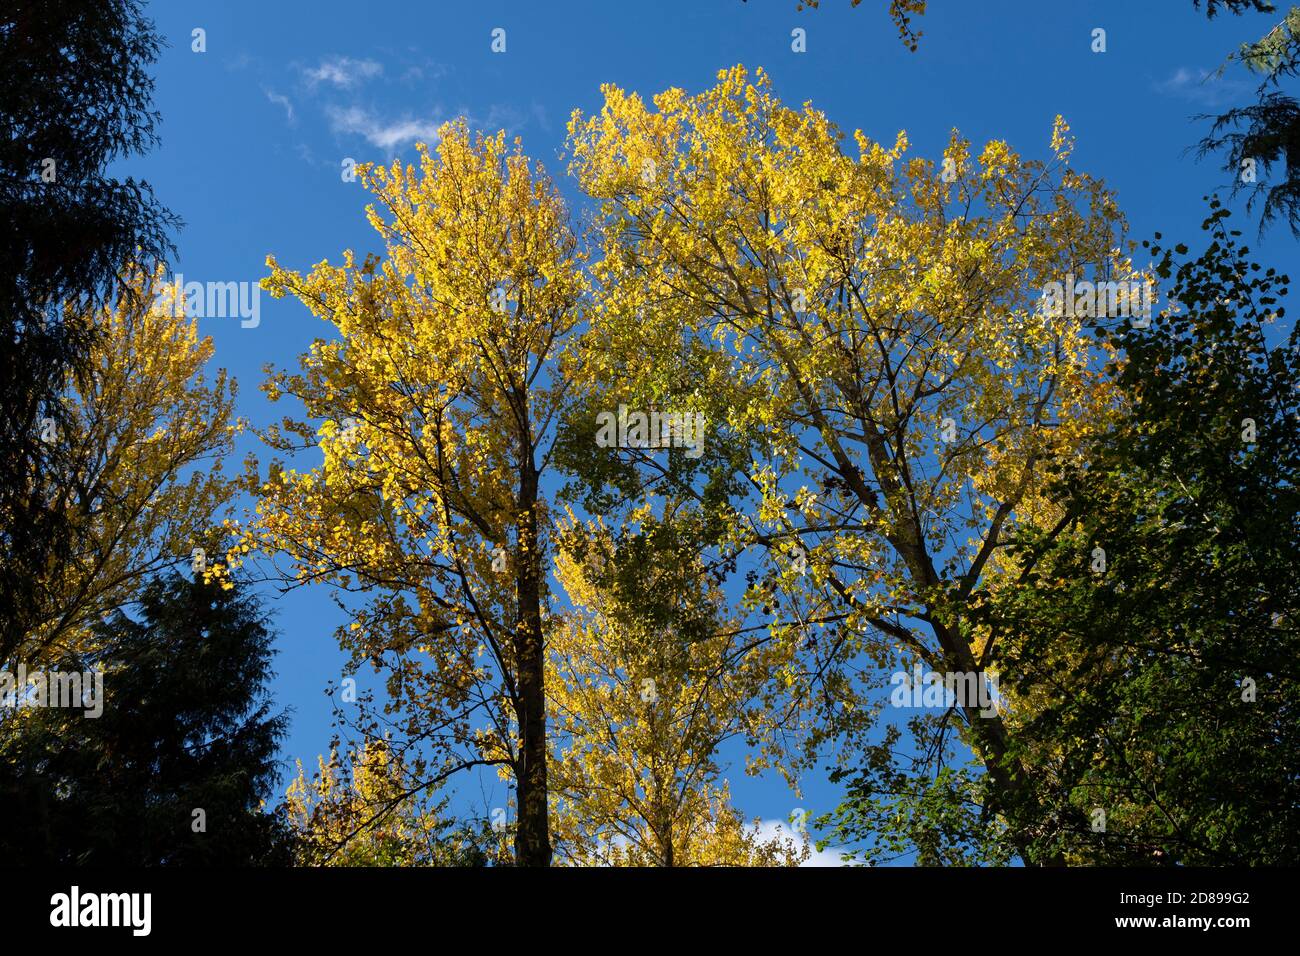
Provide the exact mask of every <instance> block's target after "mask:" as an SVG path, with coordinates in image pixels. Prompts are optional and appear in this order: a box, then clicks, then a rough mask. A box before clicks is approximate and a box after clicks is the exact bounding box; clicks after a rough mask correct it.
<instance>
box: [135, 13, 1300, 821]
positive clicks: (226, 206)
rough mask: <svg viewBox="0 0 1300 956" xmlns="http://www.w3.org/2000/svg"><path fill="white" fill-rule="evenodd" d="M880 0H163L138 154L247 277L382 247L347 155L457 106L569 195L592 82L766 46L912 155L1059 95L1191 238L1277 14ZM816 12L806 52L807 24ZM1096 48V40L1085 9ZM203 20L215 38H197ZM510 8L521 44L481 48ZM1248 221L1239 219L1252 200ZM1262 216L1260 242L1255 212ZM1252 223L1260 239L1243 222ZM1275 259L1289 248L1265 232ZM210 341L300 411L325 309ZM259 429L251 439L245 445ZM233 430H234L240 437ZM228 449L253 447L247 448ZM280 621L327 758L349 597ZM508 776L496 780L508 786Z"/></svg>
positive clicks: (698, 68) (1099, 159)
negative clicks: (269, 372)
mask: <svg viewBox="0 0 1300 956" xmlns="http://www.w3.org/2000/svg"><path fill="white" fill-rule="evenodd" d="M886 7H887V2H886V0H864V2H863V3H862V5H861V6H860V7H859V8H858V9H851V8H850V7H849V0H823V3H822V9H821V10H816V11H805V12H802V13H800V12H797V11H796V0H750V2H749V3H742V2H741V0H664V2H660V3H649V2H641V3H613V2H609V0H600V2H551V3H524V2H504V0H476V2H474V3H465V2H400V0H389V2H387V3H382V4H381V3H376V4H370V5H366V4H357V3H341V2H334V0H311V2H299V0H292V2H291V0H283V2H277V3H268V2H265V0H263V2H250V0H222V2H220V3H211V2H189V0H169V2H165V3H164V2H155V3H152V4H150V5H149V13H150V15H151V16H152V17H153V18H154V19H155V21H156V23H157V26H158V28H159V31H160V33H161V34H162V35H163V36H164V37H165V38H166V39H167V41H168V43H169V44H170V45H169V47H168V48H167V49H166V50H165V51H164V53H163V54H162V57H161V59H160V62H159V63H158V64H157V66H156V71H155V72H156V80H157V91H156V98H155V102H156V106H157V108H158V109H159V111H160V112H161V114H162V124H161V126H160V129H159V131H160V133H161V136H162V145H161V147H160V148H159V149H157V150H155V151H153V152H151V153H150V154H149V155H148V156H146V157H141V158H133V159H131V160H130V161H129V162H126V163H124V164H123V168H122V170H121V172H125V173H127V174H130V175H132V176H136V177H138V178H143V179H146V180H148V181H149V182H150V183H152V185H153V186H154V188H155V190H156V192H157V194H158V196H159V198H160V199H161V200H162V201H163V202H164V203H165V204H167V205H168V206H169V207H170V208H171V209H173V210H174V211H175V212H176V213H177V214H179V215H180V216H181V218H182V219H183V220H184V221H185V223H186V225H185V227H184V229H183V230H182V231H181V232H180V233H179V236H178V246H179V252H180V255H179V258H178V260H177V262H176V263H175V264H174V265H175V268H176V269H177V271H180V272H183V273H184V274H185V276H186V278H187V280H192V279H197V280H200V281H209V280H211V281H223V282H224V281H248V282H256V281H257V280H259V279H260V278H262V277H263V276H264V275H265V274H266V269H265V266H264V260H265V258H266V256H267V254H268V253H272V252H274V253H275V255H276V256H277V258H278V259H279V261H280V262H281V263H282V264H284V265H285V266H286V267H290V268H298V269H304V268H307V267H309V266H310V265H311V264H312V263H315V262H318V261H320V260H322V259H325V258H330V259H332V260H337V258H338V257H339V254H340V253H341V251H342V250H343V249H345V248H353V249H356V250H357V251H358V252H361V251H364V250H368V249H372V248H374V240H373V233H372V231H371V230H370V228H369V227H368V226H367V225H366V223H365V221H364V218H363V216H362V207H363V205H364V203H365V194H364V192H363V191H362V189H361V187H360V185H359V184H358V183H355V182H354V183H348V182H344V181H343V180H342V178H341V176H340V169H341V164H342V163H343V161H344V160H345V159H346V158H351V159H354V160H356V161H357V162H365V161H373V160H379V161H383V160H389V159H391V158H394V157H403V158H407V159H410V158H412V157H413V156H414V149H413V143H414V142H415V141H416V140H417V139H423V140H427V141H432V139H433V131H434V130H436V129H437V127H438V125H439V124H440V123H442V122H443V121H445V120H448V119H452V118H454V117H457V116H461V115H464V116H467V117H468V119H469V121H470V123H471V125H473V126H476V127H480V128H485V129H490V130H495V129H497V128H505V129H507V130H508V131H509V132H510V133H511V134H512V135H518V136H520V137H521V138H522V140H523V143H524V146H525V149H526V150H527V151H528V152H529V154H530V155H532V156H534V157H535V158H537V159H539V160H542V161H543V162H545V163H546V164H547V165H548V166H549V167H550V168H551V171H552V173H553V175H555V176H556V177H557V178H560V179H561V186H562V188H563V189H564V191H565V192H566V194H567V195H568V196H570V197H571V198H573V199H574V200H575V201H576V199H577V197H576V194H575V193H574V190H573V186H572V184H571V183H569V182H566V181H564V180H563V165H562V162H561V161H560V159H559V153H560V150H561V147H562V144H563V139H564V131H565V125H566V122H567V118H568V116H569V113H570V112H571V111H572V110H573V109H574V108H575V107H576V108H581V109H583V110H584V111H587V112H590V111H592V110H595V109H597V108H598V107H599V105H600V93H599V88H600V85H601V84H602V83H610V82H612V83H616V84H618V85H620V86H622V87H624V88H626V89H632V90H636V91H639V92H641V93H643V94H651V93H654V92H657V91H659V90H662V89H664V88H666V87H669V86H679V87H683V88H685V89H687V90H688V91H699V90H701V89H704V88H706V87H708V86H711V85H712V83H713V82H714V78H715V75H716V73H717V71H718V70H720V69H722V68H725V67H729V66H733V65H735V64H737V63H741V64H744V65H745V66H746V67H750V68H753V67H758V66H762V67H763V68H764V69H765V70H767V72H768V73H769V74H770V76H771V77H772V80H773V84H774V87H775V90H776V92H777V93H778V95H780V96H781V97H782V99H783V100H785V101H786V102H787V103H801V102H803V101H806V100H811V101H812V102H813V104H814V105H815V106H816V107H818V108H820V109H821V110H823V111H825V112H826V113H827V114H828V115H829V117H830V118H831V119H832V120H833V121H835V122H836V123H837V124H838V125H839V126H840V127H841V128H842V129H844V130H846V131H852V130H854V129H862V130H863V131H864V132H866V133H867V134H868V135H869V136H871V137H872V138H874V139H877V140H882V141H884V142H888V143H892V142H893V139H894V136H895V134H896V133H897V131H898V130H900V129H906V130H907V131H908V134H909V138H910V140H911V150H912V152H914V153H915V154H918V155H924V156H931V157H933V156H937V155H939V154H940V153H941V150H942V147H943V145H944V143H945V142H946V141H947V138H948V134H949V131H950V130H951V129H952V128H953V127H957V128H958V129H960V130H961V132H962V133H963V134H964V135H965V136H967V137H968V138H970V139H971V140H972V141H974V142H976V143H982V142H983V141H985V140H987V139H991V138H1000V139H1006V140H1008V141H1009V142H1010V143H1011V145H1012V146H1013V147H1014V148H1016V149H1017V150H1018V151H1020V152H1021V153H1022V154H1024V155H1028V156H1039V157H1041V156H1045V155H1046V150H1047V144H1048V140H1049V136H1050V133H1051V128H1052V120H1053V117H1054V116H1055V115H1056V114H1058V113H1060V114H1063V115H1064V116H1065V118H1066V119H1067V121H1068V122H1069V123H1070V125H1071V127H1072V130H1073V133H1074V135H1075V137H1076V139H1077V148H1076V150H1075V153H1074V155H1073V158H1072V164H1073V165H1074V166H1075V167H1076V168H1079V169H1082V170H1085V171H1087V172H1089V173H1092V174H1094V175H1097V176H1100V177H1102V178H1104V179H1105V180H1106V182H1107V183H1108V184H1109V185H1110V186H1111V188H1113V189H1114V190H1115V191H1116V192H1117V194H1118V197H1119V200H1120V204H1121V207H1122V208H1123V209H1124V210H1125V212H1126V214H1127V216H1128V218H1129V223H1130V227H1131V235H1132V236H1133V237H1134V238H1137V239H1141V238H1146V237H1149V236H1150V234H1151V233H1152V232H1153V231H1155V230H1160V231H1162V232H1163V233H1164V234H1165V235H1166V236H1169V237H1175V236H1177V237H1179V238H1182V239H1187V240H1189V241H1190V242H1191V243H1192V244H1193V245H1194V246H1195V245H1197V244H1198V237H1199V224H1200V221H1201V219H1202V218H1203V217H1204V206H1203V204H1202V203H1201V200H1200V197H1201V196H1202V195H1203V194H1205V193H1206V192H1208V191H1210V190H1211V189H1214V188H1217V187H1219V186H1220V185H1221V182H1222V174H1221V173H1220V172H1219V171H1218V170H1217V169H1216V168H1215V166H1214V165H1213V163H1211V162H1208V161H1207V162H1201V163H1198V162H1196V160H1195V159H1194V157H1193V156H1192V155H1191V154H1188V153H1185V150H1186V149H1187V147H1188V146H1189V145H1190V144H1191V143H1193V142H1195V141H1196V139H1197V138H1198V137H1199V136H1200V135H1201V134H1202V133H1203V131H1204V125H1205V124H1204V123H1195V122H1193V121H1191V117H1192V116H1193V115H1195V114H1198V113H1204V112H1210V111H1215V110H1218V109H1220V108H1222V107H1223V106H1225V105H1226V104H1229V103H1232V102H1237V101H1240V100H1245V99H1248V98H1249V96H1250V93H1251V91H1252V89H1253V83H1252V82H1251V81H1250V80H1249V78H1247V77H1243V76H1241V75H1240V74H1239V73H1236V74H1234V73H1230V74H1229V75H1228V76H1226V77H1225V78H1224V79H1223V80H1221V81H1219V82H1217V83H1208V84H1207V83H1202V82H1201V81H1200V79H1201V77H1202V75H1203V74H1204V73H1205V72H1206V71H1210V70H1213V69H1214V68H1216V67H1217V66H1218V65H1219V64H1220V63H1221V62H1222V60H1223V58H1224V56H1225V55H1226V54H1227V53H1228V52H1229V51H1230V50H1232V49H1234V48H1235V47H1236V46H1237V45H1238V44H1239V43H1241V42H1243V41H1245V40H1250V39H1254V38H1257V37H1259V36H1260V35H1261V34H1263V33H1264V32H1265V30H1266V29H1267V28H1268V27H1269V26H1270V25H1271V22H1272V19H1273V18H1271V17H1268V16H1261V15H1251V16H1246V17H1231V16H1226V15H1220V16H1219V17H1218V18H1216V19H1215V20H1213V21H1209V20H1207V19H1206V18H1205V16H1204V13H1203V12H1199V13H1198V12H1197V11H1194V10H1193V8H1192V5H1191V2H1190V0H1149V2H1144V3H1133V2H1131V0H1107V2H1102V0H1097V2H1070V3H1042V2H1039V0H1018V2H1011V0H989V2H983V3H971V2H962V0H930V9H929V11H928V12H927V14H926V15H925V16H924V17H923V18H922V19H920V20H919V21H918V25H919V26H920V28H921V29H922V30H923V32H924V36H923V37H922V39H921V42H920V48H919V50H918V51H917V52H916V53H909V52H908V51H907V49H906V48H905V47H904V46H903V45H902V44H901V43H900V42H899V41H898V39H897V37H896V34H895V30H894V27H893V24H892V23H891V22H890V20H889V18H888V16H887V14H886V12H885V8H886ZM796 27H802V28H804V29H805V30H806V31H807V52H806V53H802V54H799V53H794V52H792V50H791V30H792V29H794V28H796ZM1098 27H1100V28H1102V29H1104V30H1105V31H1106V45H1107V50H1106V52H1105V53H1100V54H1099V53H1093V52H1092V50H1091V44H1092V31H1093V30H1094V28H1098ZM195 28H202V29H203V30H204V31H206V51H205V52H203V53H195V52H193V51H192V49H191V37H192V31H193V30H194V29H195ZM495 28H501V29H504V30H505V31H506V34H505V37H506V52H505V53H503V54H497V53H493V52H492V50H491V42H492V31H493V29H495ZM1242 222H1245V220H1242ZM1243 228H1246V229H1247V238H1248V239H1251V240H1253V239H1254V233H1253V227H1250V226H1243ZM1251 245H1252V246H1254V245H1256V243H1254V242H1251ZM1260 257H1261V259H1262V260H1263V261H1264V262H1266V263H1267V264H1270V265H1275V266H1278V267H1280V268H1285V267H1286V266H1287V264H1288V262H1289V261H1293V259H1294V245H1293V240H1292V239H1291V237H1290V235H1289V234H1287V233H1286V232H1284V231H1283V232H1275V233H1274V234H1272V235H1271V236H1270V237H1269V238H1268V241H1267V242H1265V243H1264V244H1263V248H1262V249H1261V250H1260ZM200 328H201V331H203V332H204V333H206V334H209V335H211V336H212V338H213V340H214V342H215V345H216V359H215V364H216V365H219V366H222V367H225V368H227V369H229V370H230V371H231V372H232V373H233V374H234V376H235V377H236V378H237V379H238V380H239V382H240V384H241V396H240V406H239V408H240V413H241V414H242V415H244V416H245V417H247V418H249V419H250V420H251V421H252V422H253V423H254V424H255V425H264V424H266V423H268V422H270V421H273V420H278V418H279V417H280V416H281V415H283V414H285V413H286V411H287V410H286V409H283V408H274V407H271V406H269V405H268V404H267V403H266V402H265V401H264V399H263V397H262V395H261V393H260V392H259V391H258V385H259V383H260V382H261V381H262V379H263V374H262V372H261V369H262V366H263V365H264V364H266V363H268V362H270V363H274V364H275V365H277V366H281V367H284V366H291V365H293V364H294V362H295V359H296V357H297V355H298V354H299V353H301V352H302V351H304V350H305V348H306V347H307V345H308V343H309V342H310V341H311V340H312V339H313V338H315V337H317V336H318V335H323V334H325V333H326V331H327V330H326V329H325V327H324V326H323V325H322V324H321V323H320V322H319V321H318V320H315V319H313V318H312V317H311V316H310V315H309V314H308V313H307V312H306V310H305V309H303V308H302V306H301V305H299V304H298V303H297V302H296V301H293V300H290V299H284V300H278V301H276V300H272V299H270V298H269V296H266V295H263V296H262V297H261V316H260V323H259V324H258V325H257V327H256V328H244V327H241V325H240V322H239V321H238V319H235V318H212V319H202V320H200ZM255 445H256V443H255V442H249V443H248V445H247V447H248V448H252V447H254V446H255ZM242 451H243V449H241V454H242ZM236 464H237V463H236ZM268 600H269V602H270V606H271V607H272V608H273V609H274V611H275V613H276V616H277V619H278V623H279V627H280V630H281V637H280V640H279V645H278V646H279V652H280V653H279V657H278V659H277V669H278V671H279V676H278V678H277V680H276V683H275V686H274V693H275V697H276V700H277V702H278V703H279V704H280V705H282V706H289V707H292V709H293V711H294V717H293V727H292V731H291V733H290V735H289V737H288V739H287V741H286V745H285V756H286V758H287V759H288V760H289V761H290V762H291V761H292V760H293V759H294V758H299V759H302V760H303V762H304V764H306V765H307V766H309V767H311V766H313V765H314V761H315V755H316V754H317V753H319V752H321V751H322V750H323V749H325V748H326V746H327V742H328V739H329V730H330V728H329V724H330V706H329V703H328V700H327V698H326V697H325V695H324V693H323V689H324V687H325V686H326V684H327V683H328V682H329V681H331V680H335V681H337V679H338V678H339V675H340V672H341V668H342V664H343V656H342V655H341V653H340V652H339V651H338V649H337V647H336V645H335V643H334V640H333V638H332V631H333V629H334V627H335V626H337V624H338V623H339V621H340V615H339V612H338V611H337V609H336V608H335V607H334V606H333V604H332V603H331V602H330V600H329V597H328V594H326V593H324V592H321V591H317V592H314V593H295V594H292V595H289V596H287V597H285V598H283V599H275V598H274V595H271V594H268ZM730 779H731V784H732V788H733V794H734V796H735V798H736V801H737V804H738V805H739V806H740V808H741V809H742V810H743V811H744V812H745V813H746V814H747V815H749V816H761V817H763V818H764V819H769V820H772V819H778V818H785V817H788V816H789V814H790V813H791V812H792V811H793V810H794V809H795V808H796V807H805V808H808V809H809V810H810V811H811V812H812V813H813V814H815V813H817V812H821V811H824V810H826V809H829V807H830V806H831V805H832V804H833V803H834V802H835V796H836V795H835V792H834V791H833V789H832V788H831V787H830V786H829V785H828V784H827V783H826V782H825V781H824V780H820V779H808V780H807V781H806V794H805V796H804V797H803V798H802V799H796V798H795V797H794V796H792V795H791V794H790V793H789V791H788V790H787V789H786V788H785V786H784V785H783V784H781V783H780V782H778V781H775V780H768V779H760V780H747V779H745V778H744V776H743V774H741V773H740V772H739V768H737V770H736V772H734V773H732V774H731V775H730ZM493 786H495V787H496V791H495V793H493V792H492V789H491V788H492V787H493ZM462 789H463V790H464V791H465V792H466V796H465V799H467V800H469V801H470V802H471V803H473V804H474V805H476V806H478V807H480V808H481V807H483V806H484V805H485V804H486V805H488V806H495V805H499V804H500V803H501V799H502V793H501V789H500V784H499V783H496V782H495V781H492V780H484V781H466V782H465V784H464V786H463V788H462Z"/></svg>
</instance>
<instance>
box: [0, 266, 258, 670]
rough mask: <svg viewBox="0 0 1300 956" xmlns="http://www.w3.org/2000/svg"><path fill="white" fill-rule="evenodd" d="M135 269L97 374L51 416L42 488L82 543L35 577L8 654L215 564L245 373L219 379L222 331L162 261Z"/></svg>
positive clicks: (98, 350)
mask: <svg viewBox="0 0 1300 956" xmlns="http://www.w3.org/2000/svg"><path fill="white" fill-rule="evenodd" d="M125 280H126V282H127V283H128V285H129V288H130V289H131V290H132V291H131V293H130V294H128V293H126V292H124V293H123V294H122V295H121V296H120V297H119V299H118V301H117V302H116V303H115V304H114V305H113V306H112V307H111V308H106V309H104V310H103V311H102V313H100V314H97V315H95V316H94V324H95V327H96V328H97V329H98V331H99V334H98V335H97V336H96V338H95V342H94V347H93V351H92V354H91V360H90V364H89V366H88V369H87V371H86V373H85V374H84V375H82V376H69V378H68V381H67V383H66V387H65V390H64V393H63V396H62V402H63V404H64V410H65V412H66V416H67V418H66V422H67V425H66V427H64V428H62V429H56V428H55V427H54V423H53V421H52V420H51V421H50V422H49V423H48V425H47V426H46V427H47V431H46V432H45V434H43V435H42V437H43V438H44V439H45V440H46V441H47V442H48V443H49V444H50V446H51V447H50V455H49V462H50V466H49V468H48V470H47V472H46V474H45V483H46V488H45V497H46V500H47V501H48V502H49V506H50V507H51V508H58V509H62V510H63V511H65V512H66V513H67V514H68V515H69V520H70V523H71V526H72V528H73V531H74V535H73V547H72V551H71V554H70V555H68V557H67V559H66V560H58V561H55V560H53V559H52V560H51V562H50V564H49V566H48V567H47V568H46V571H45V573H44V574H43V575H41V576H40V577H39V578H38V579H36V580H33V581H32V582H31V586H32V588H33V589H34V590H35V591H36V593H37V595H38V599H39V606H40V607H41V608H42V609H43V610H42V614H41V617H40V620H39V621H38V622H37V624H36V626H35V627H34V628H33V630H32V631H31V632H30V633H28V634H27V635H25V637H24V639H23V641H22V643H21V646H19V647H16V648H8V647H6V648H2V649H0V660H9V659H10V657H11V655H16V656H17V657H18V658H19V659H25V660H26V661H27V662H28V663H29V664H30V663H31V662H33V661H39V660H41V659H42V657H43V656H44V655H46V654H47V653H54V652H58V653H76V652H77V651H79V650H83V649H85V647H86V642H87V641H88V640H90V629H91V627H92V625H94V624H95V623H96V622H98V621H100V620H101V619H102V618H103V616H104V615H106V614H108V613H109V612H111V611H112V610H114V609H116V608H119V607H121V606H123V605H125V604H128V603H130V601H131V600H132V599H133V597H134V595H135V594H136V593H137V591H138V589H139V588H140V587H141V586H142V585H143V584H144V582H145V580H146V579H147V578H149V577H150V576H152V575H153V574H156V573H157V572H159V571H161V570H163V569H165V568H169V567H175V566H182V567H183V568H184V570H185V571H186V573H187V574H188V573H195V574H210V573H211V572H212V571H213V570H215V569H217V568H218V559H219V558H220V552H221V549H222V546H223V541H222V531H221V522H222V517H223V514H222V513H223V511H224V509H225V506H226V505H227V504H228V503H229V501H230V499H231V498H232V497H233V495H234V493H235V483H234V482H233V481H232V480H230V479H229V478H227V477H225V476H223V474H222V470H221V466H222V461H223V459H224V457H225V456H226V455H228V454H229V453H230V452H231V450H232V446H233V442H234V437H235V435H236V434H237V432H238V430H239V428H240V427H241V425H240V422H239V421H238V420H237V419H236V417H235V414H234V398H235V383H234V382H233V381H232V380H230V379H229V378H228V377H227V375H226V372H225V371H224V370H218V371H217V372H216V374H215V375H214V376H212V378H211V379H209V378H208V374H207V373H206V372H205V366H206V365H207V363H208V361H209V360H210V359H211V357H212V340H211V339H209V338H205V337H202V336H200V335H199V331H198V323H197V321H196V320H194V319H192V318H187V317H186V316H185V314H184V303H183V300H178V299H177V298H176V297H175V295H174V289H173V287H172V286H171V285H170V284H169V283H168V282H167V280H166V276H165V273H164V272H163V270H162V269H161V268H159V269H157V270H156V271H154V272H153V273H149V272H147V271H145V270H144V269H142V268H140V267H132V268H130V269H128V270H127V272H126V274H125Z"/></svg>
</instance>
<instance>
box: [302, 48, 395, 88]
mask: <svg viewBox="0 0 1300 956" xmlns="http://www.w3.org/2000/svg"><path fill="white" fill-rule="evenodd" d="M302 72H303V75H304V76H305V77H307V82H308V84H310V85H311V86H316V85H317V84H319V83H332V84H333V85H334V86H337V87H340V88H341V89H345V90H346V89H351V88H352V87H354V86H357V85H358V84H360V83H362V82H364V81H365V80H368V79H371V78H372V77H376V76H378V75H379V74H380V73H383V72H384V66H383V64H382V63H377V62H376V61H374V60H354V59H352V57H350V56H336V57H331V58H328V59H325V60H321V63H320V66H317V67H309V68H308V69H305V70H303V71H302Z"/></svg>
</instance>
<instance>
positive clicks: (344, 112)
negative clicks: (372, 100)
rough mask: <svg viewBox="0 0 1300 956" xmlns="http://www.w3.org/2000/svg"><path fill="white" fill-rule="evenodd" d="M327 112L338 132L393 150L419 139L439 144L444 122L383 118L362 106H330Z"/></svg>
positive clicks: (331, 123) (333, 127) (332, 125)
mask: <svg viewBox="0 0 1300 956" xmlns="http://www.w3.org/2000/svg"><path fill="white" fill-rule="evenodd" d="M326 113H327V114H328V115H329V119H330V129H332V130H333V131H334V132H336V133H352V134H356V135H359V136H362V137H364V138H365V139H366V141H367V142H368V143H370V144H371V145H372V146H377V147H379V148H380V149H383V150H387V151H389V152H392V151H393V150H395V149H396V148H397V147H399V146H406V145H409V144H410V143H415V142H424V143H429V144H433V143H436V142H437V141H438V128H439V126H441V125H442V124H441V123H437V122H434V121H432V120H416V119H409V118H407V119H400V120H393V121H383V120H380V119H379V118H378V117H376V116H374V115H372V114H370V113H367V112H366V111H365V110H363V109H362V108H361V107H359V106H350V107H348V108H347V109H339V108H337V107H330V108H329V109H327V110H326Z"/></svg>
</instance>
